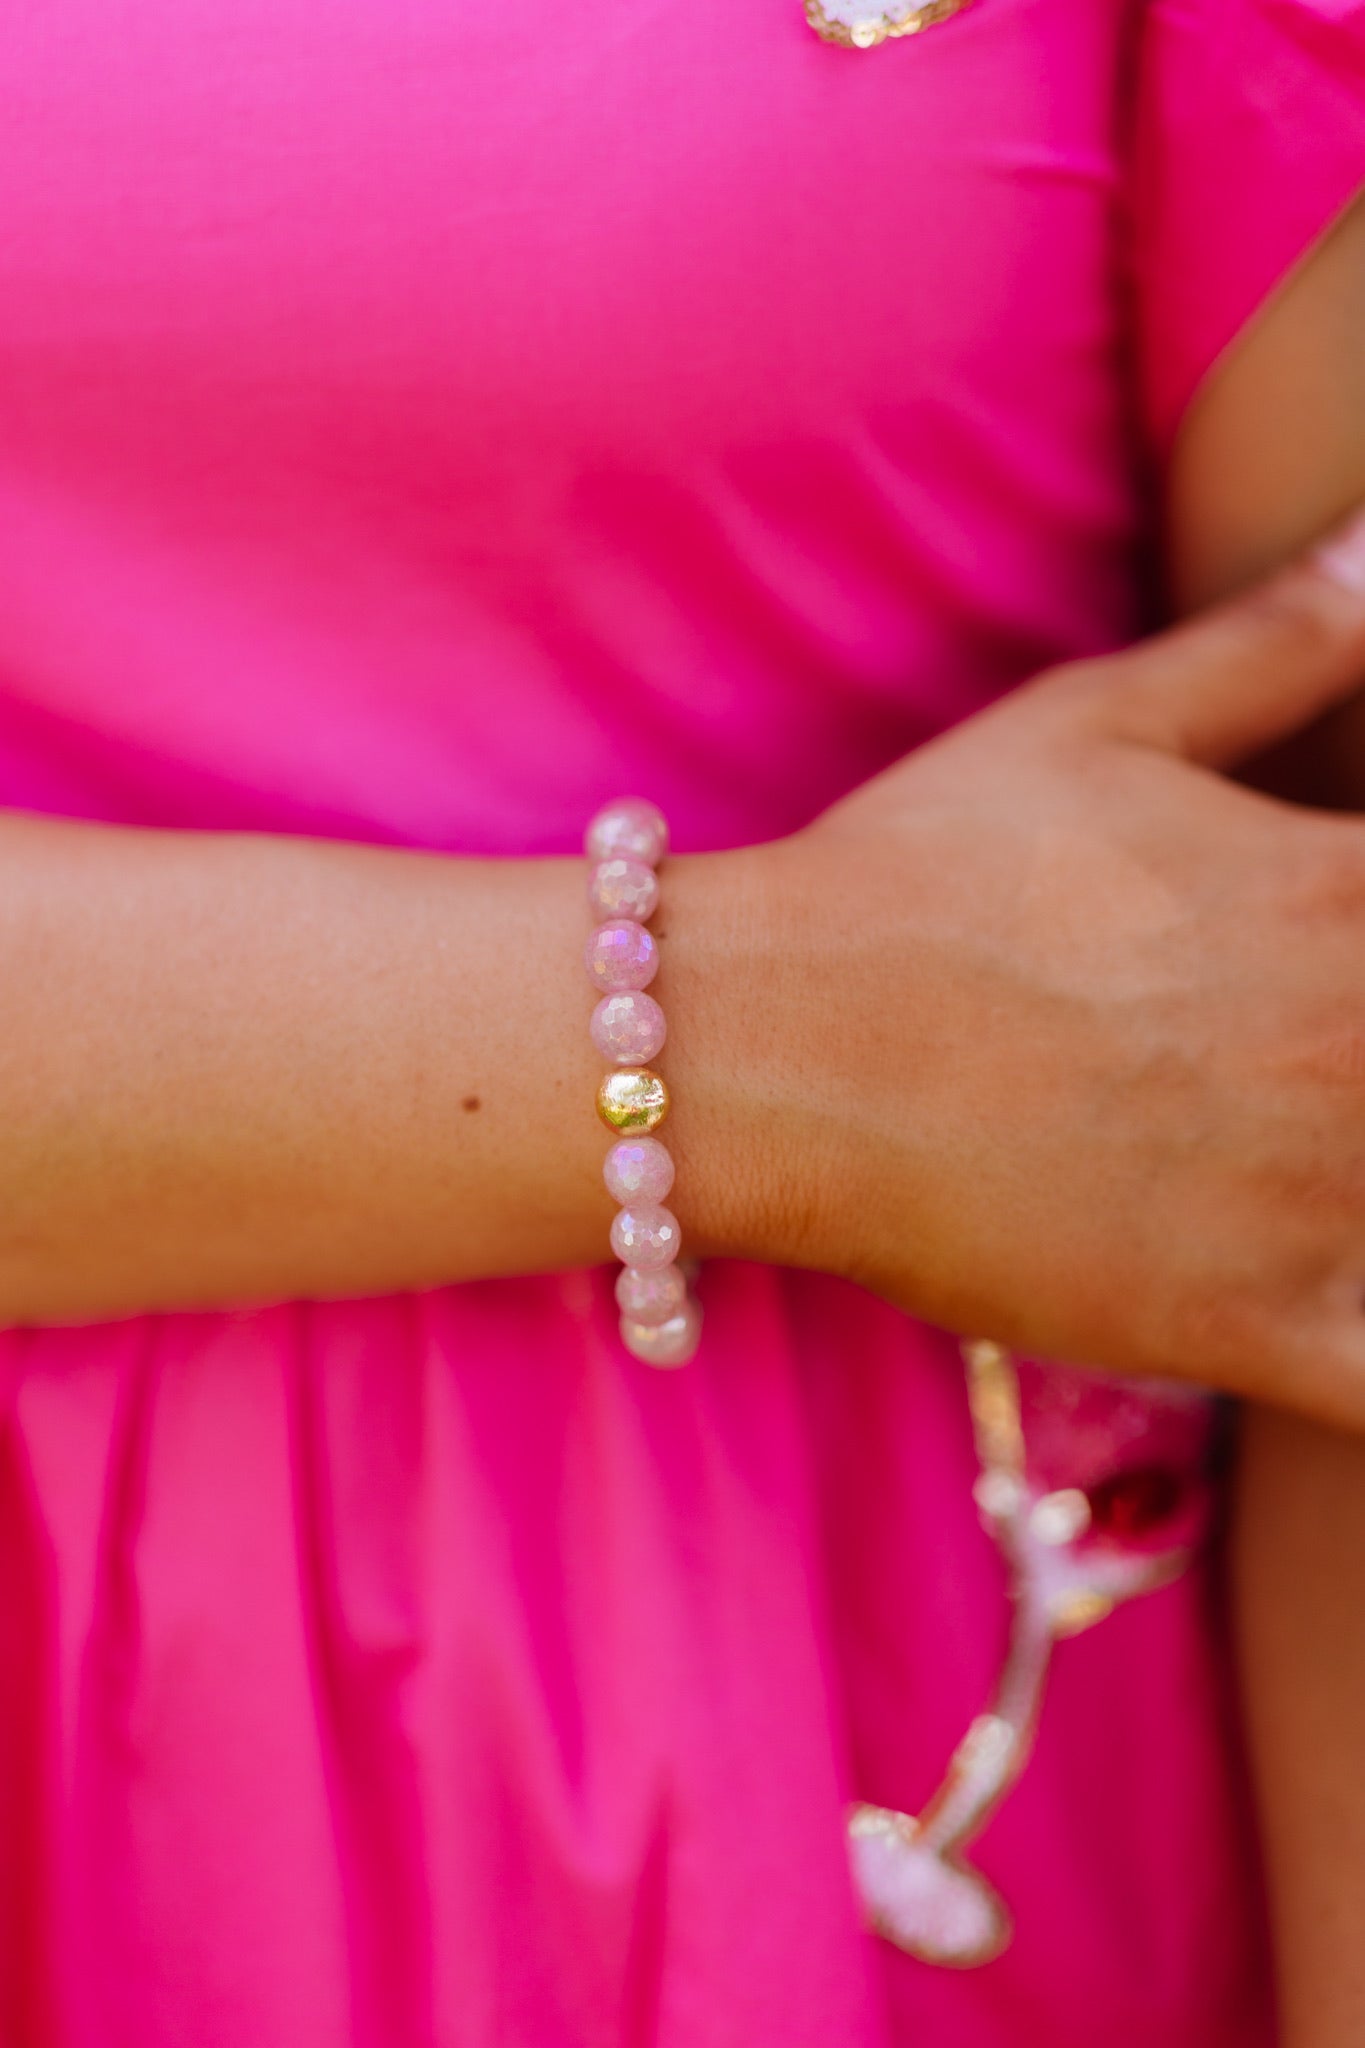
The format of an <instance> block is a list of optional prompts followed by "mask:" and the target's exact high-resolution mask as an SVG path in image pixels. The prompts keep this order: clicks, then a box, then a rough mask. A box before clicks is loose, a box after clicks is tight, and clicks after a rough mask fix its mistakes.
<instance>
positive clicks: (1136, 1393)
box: [848, 1343, 1214, 1969]
mask: <svg viewBox="0 0 1365 2048" xmlns="http://www.w3.org/2000/svg"><path fill="white" fill-rule="evenodd" d="M963 1356H964V1359H965V1362H966V1367H967V1383H968V1391H969V1395H970V1399H971V1410H972V1423H973V1428H974V1431H975V1436H976V1450H977V1460H978V1464H979V1467H980V1470H979V1475H978V1478H977V1481H976V1487H975V1498H976V1504H977V1507H978V1508H979V1510H980V1513H981V1518H982V1520H983V1522H984V1523H985V1524H986V1526H987V1528H988V1529H989V1530H990V1532H991V1534H992V1535H993V1536H994V1538H995V1540H996V1542H997V1543H998V1544H999V1546H1000V1549H1001V1551H1002V1552H1003V1554H1004V1556H1005V1558H1006V1560H1007V1562H1008V1564H1009V1568H1010V1580H1011V1588H1010V1590H1011V1600H1012V1610H1013V1611H1012V1617H1011V1623H1010V1636H1009V1647H1008V1650H1007V1652H1006V1656H1005V1664H1004V1668H1003V1670H1002V1672H1001V1674H1000V1679H999V1682H998V1684H997V1686H996V1689H995V1695H994V1697H993V1699H992V1700H991V1702H990V1705H989V1708H988V1709H987V1710H986V1711H985V1712H984V1713H981V1714H978V1715H977V1717H976V1719H975V1720H974V1721H973V1722H972V1725H971V1727H970V1728H969V1729H968V1730H967V1733H966V1735H965V1736H964V1737H963V1738H962V1741H961V1742H960V1743H959V1744H958V1746H957V1748H956V1749H955V1750H954V1752H953V1755H952V1758H951V1759H950V1761H949V1764H948V1769H947V1771H946V1773H945V1775H944V1778H943V1782H942V1784H941V1785H940V1786H939V1788H938V1790H937V1791H936V1792H935V1793H934V1795H933V1797H932V1798H931V1799H930V1801H929V1803H928V1805H927V1806H926V1807H925V1808H924V1810H923V1812H922V1813H920V1814H918V1815H914V1814H908V1813H899V1812H897V1811H896V1809H895V1808H894V1807H886V1806H873V1805H869V1804H866V1803H860V1804H858V1805H856V1806H855V1807H854V1808H853V1809H852V1811H851V1813H850V1815H849V1820H848V1834H849V1849H850V1854H851V1857H852V1863H853V1876H854V1882H855V1884H856V1886H857V1888H858V1891H859V1893H860V1894H861V1897H862V1901H863V1906H864V1910H865V1911H866V1913H867V1916H868V1919H869V1921H870V1922H871V1924H872V1926H873V1927H874V1928H875V1929H876V1930H877V1932H878V1933H879V1934H882V1935H884V1936H885V1937H886V1939H887V1940H888V1941H891V1942H894V1943H895V1945H896V1946H897V1947H898V1948H902V1949H905V1950H906V1951H907V1952H908V1953H909V1954H910V1955H913V1956H917V1957H918V1958H919V1959H920V1961H921V1962H927V1963H937V1964H940V1965H941V1966H943V1967H946V1968H949V1969H972V1968H974V1967H976V1966H977V1965H978V1964H981V1963H987V1962H990V1960H991V1959H992V1957H994V1956H997V1955H999V1953H1000V1951H1001V1950H1002V1949H1003V1948H1004V1947H1006V1945H1007V1944H1008V1942H1009V1939H1010V1933H1011V1921H1010V1914H1009V1911H1008V1909H1007V1907H1006V1906H1005V1904H1004V1902H1003V1901H1002V1900H1001V1898H1000V1897H999V1895H998V1894H997V1893H996V1892H995V1890H994V1889H993V1888H992V1887H991V1886H990V1885H989V1884H988V1883H987V1882H986V1880H985V1878H983V1877H982V1876H981V1875H980V1874H979V1873H978V1872H977V1871H975V1870H973V1869H972V1867H971V1865H970V1864H969V1863H968V1862H967V1861H966V1859H965V1855H964V1851H965V1850H966V1848H967V1846H968V1844H969V1843H971V1842H972V1841H973V1840H974V1839H975V1838H976V1836H978V1835H979V1834H980V1833H981V1831H982V1829H983V1828H984V1827H985V1825H986V1823H987V1821H988V1820H989V1819H990V1817H991V1814H992V1813H993V1812H994V1810H995V1808H996V1806H997V1805H998V1804H999V1802H1000V1801H1001V1800H1002V1799H1003V1798H1004V1796H1005V1794H1006V1793H1007V1792H1008V1791H1009V1789H1010V1787H1011V1785H1013V1783H1014V1781H1015V1780H1016V1778H1017V1777H1018V1776H1019V1773H1020V1772H1021V1771H1022V1770H1023V1768H1024V1765H1025V1764H1026V1763H1027V1761H1028V1757H1029V1752H1030V1750H1031V1748H1032V1746H1033V1733H1034V1728H1035V1726H1036V1724H1037V1719H1038V1714H1039V1711H1040V1709H1041V1706H1042V1700H1043V1692H1044V1687H1045V1685H1046V1681H1047V1674H1048V1669H1049V1666H1050V1664H1051V1662H1052V1653H1053V1649H1054V1646H1055V1645H1056V1644H1057V1643H1058V1642H1059V1641H1060V1640H1061V1639H1062V1638H1063V1637H1066V1636H1072V1635H1077V1634H1079V1633H1080V1631H1081V1630H1083V1629H1087V1628H1092V1627H1094V1625H1095V1624H1096V1623H1097V1622H1100V1621H1103V1620H1104V1618H1105V1616H1106V1615H1108V1614H1110V1613H1112V1612H1113V1610H1114V1608H1115V1607H1117V1606H1118V1605H1119V1604H1120V1603H1121V1602H1122V1601H1125V1600H1131V1599H1134V1598H1136V1597H1137V1596H1138V1595H1139V1594H1141V1593H1147V1592H1150V1591H1152V1590H1153V1589H1154V1588H1155V1587H1157V1586H1163V1585H1165V1584H1167V1583H1168V1581H1169V1580H1171V1579H1173V1578H1175V1577H1177V1576H1178V1575H1179V1573H1180V1572H1181V1571H1183V1569H1184V1568H1185V1566H1186V1564H1187V1563H1188V1561H1189V1559H1190V1557H1191V1556H1192V1554H1193V1552H1194V1550H1195V1549H1196V1547H1197V1545H1198V1543H1199V1540H1200V1538H1201V1537H1202V1535H1203V1533H1204V1529H1205V1526H1206V1524H1207V1521H1208V1517H1209V1510H1210V1502H1211V1498H1212V1493H1211V1488H1210V1486H1209V1484H1208V1466H1209V1456H1210V1448H1211V1443H1212V1425H1213V1415H1214V1410H1213V1404H1212V1402H1211V1401H1210V1400H1209V1399H1208V1397H1207V1396H1205V1395H1202V1394H1200V1393H1199V1392H1197V1391H1196V1390H1194V1389H1191V1388H1189V1387H1184V1386H1181V1387H1177V1386H1166V1385H1160V1384H1157V1383H1154V1382H1148V1383H1145V1384H1143V1385H1138V1384H1136V1383H1134V1382H1130V1381H1124V1380H1119V1379H1115V1378H1104V1379H1101V1378H1099V1377H1098V1376H1092V1375H1090V1374H1086V1373H1079V1372H1077V1373H1069V1372H1064V1371H1062V1370H1061V1369H1060V1368H1052V1367H1046V1366H1038V1365H1034V1364H1032V1363H1031V1362H1021V1363H1020V1364H1019V1365H1016V1363H1015V1361H1014V1360H1013V1359H1012V1358H1011V1357H1010V1355H1009V1354H1008V1352H1005V1351H1002V1350H1001V1348H1000V1347H999V1345H996V1344H985V1343H981V1344H967V1345H964V1347H963Z"/></svg>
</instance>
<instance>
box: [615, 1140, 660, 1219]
mask: <svg viewBox="0 0 1365 2048" xmlns="http://www.w3.org/2000/svg"><path fill="white" fill-rule="evenodd" d="M602 1178H603V1180H604V1181H605V1182H606V1184H607V1193H608V1194H609V1195H610V1196H611V1197H612V1199H613V1201H617V1202H622V1203H624V1204H625V1205H626V1206H627V1207H629V1205H630V1204H631V1203H632V1202H662V1201H663V1200H664V1198H665V1196H666V1195H667V1194H668V1191H669V1189H670V1188H671V1187H672V1185H673V1157H672V1154H671V1153H670V1152H669V1149H668V1147H667V1145H661V1144H660V1143H659V1140H658V1139H657V1138H622V1139H621V1140H620V1142H619V1143H618V1144H615V1145H613V1146H612V1148H611V1150H610V1152H608V1154H607V1156H606V1159H605V1160H604V1161H603V1165H602Z"/></svg>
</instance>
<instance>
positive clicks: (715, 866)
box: [657, 838, 838, 1265]
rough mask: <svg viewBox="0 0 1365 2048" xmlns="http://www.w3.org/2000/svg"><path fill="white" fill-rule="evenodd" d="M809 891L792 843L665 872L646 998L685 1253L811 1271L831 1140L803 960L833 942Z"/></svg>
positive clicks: (822, 1021) (802, 857)
mask: <svg viewBox="0 0 1365 2048" xmlns="http://www.w3.org/2000/svg"><path fill="white" fill-rule="evenodd" d="M811 880H812V876H811V873H810V862H809V855H808V853H807V852H806V850H805V848H804V846H803V844H802V842H801V841H800V839H799V838H795V839H787V840H777V841H772V842H770V843H767V844H764V845H760V846H753V847H746V848H741V849H739V850H737V851H734V852H726V853H711V854H695V855H688V856H683V857H680V858H674V859H672V860H670V862H669V867H668V888H667V893H666V902H665V906H664V910H663V911H662V912H661V913H660V916H659V918H658V920H657V930H658V932H659V936H660V938H661V940H662V941H663V943H662V945H661V948H660V952H661V958H662V967H661V970H660V974H659V981H658V990H659V993H660V996H661V998H662V1000H664V1001H665V1003H666V1005H667V1009H668V1014H669V1033H670V1035H669V1044H668V1050H667V1053H666V1054H665V1056H664V1057H665V1061H666V1063H667V1072H668V1079H669V1085H670V1087H671V1088H672V1090H673V1096H674V1107H673V1110H672V1112H671V1115H670V1119H669V1124H668V1142H669V1147H670V1150H671V1151H672V1152H673V1153H674V1155H675V1157H676V1159H677V1163H678V1200H677V1203H676V1205H675V1206H676V1207H677V1209H678V1214H679V1217H680V1220H681V1222H682V1226H683V1235H684V1251H685V1253H687V1252H690V1253H693V1254H696V1255H698V1256H701V1257H703V1258H718V1257H719V1258H742V1259H758V1260H763V1261H766V1262H769V1263H772V1264H776V1265H819V1264H821V1263H823V1231H822V1228H821V1219H822V1214H823V1211H824V1209H825V1207H826V1206H827V1202H828V1197H829V1192H830V1178H831V1173H832V1172H833V1171H834V1161H835V1155H836V1153H837V1150H838V1145H837V1142H836V1141H837V1137H838V1133H837V1129H836V1123H835V1118H834V1115H833V1112H832V1110H831V1109H830V1108H829V1106H828V1105H829V1104H830V1103H831V1101H832V1098H833V1094H834V1090H833V1088H832V1086H831V1080H832V1076H831V1073H830V1061H829V1056H828V1026H827V1020H826V1017H825V1015H824V1008H825V1005H824V1002H823V997H822V989H823V986H824V978H823V977H812V976H811V975H810V974H809V972H808V971H807V963H808V960H809V956H810V953H811V950H812V947H814V948H815V949H816V950H820V951H823V950H826V949H827V947H828V944H829V943H830V942H831V940H832V934H831V933H830V932H829V931H828V930H827V929H826V928H825V927H826V926H827V922H828V921H827V918H825V916H824V912H823V910H822V909H821V907H820V906H819V905H818V904H817V902H816V900H815V898H814V897H813V895H812V892H811V889H810V887H809V884H810V882H811ZM817 923H818V924H819V925H820V927H821V929H820V933H819V936H818V937H817V936H816V935H815V932H814V926H815V924H817Z"/></svg>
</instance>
